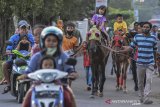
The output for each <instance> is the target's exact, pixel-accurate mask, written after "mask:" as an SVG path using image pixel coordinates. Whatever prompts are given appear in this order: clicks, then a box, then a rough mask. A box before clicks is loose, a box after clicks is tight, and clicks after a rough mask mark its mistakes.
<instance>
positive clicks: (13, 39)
mask: <svg viewBox="0 0 160 107" xmlns="http://www.w3.org/2000/svg"><path fill="white" fill-rule="evenodd" d="M27 37H28V40H29V41H30V42H31V46H33V45H34V38H33V35H32V34H27ZM19 39H20V35H19V34H14V35H12V36H11V37H10V39H9V41H10V42H12V44H13V45H12V46H7V48H6V50H13V49H15V48H16V47H17V45H18V42H19Z"/></svg>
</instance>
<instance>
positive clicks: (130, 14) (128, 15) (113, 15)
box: [107, 7, 134, 26]
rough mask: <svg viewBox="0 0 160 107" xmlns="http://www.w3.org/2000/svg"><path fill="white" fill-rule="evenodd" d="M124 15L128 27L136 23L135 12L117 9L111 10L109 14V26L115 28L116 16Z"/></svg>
mask: <svg viewBox="0 0 160 107" xmlns="http://www.w3.org/2000/svg"><path fill="white" fill-rule="evenodd" d="M117 14H122V15H123V19H124V21H126V23H127V25H129V24H131V23H132V22H133V21H134V12H133V10H122V9H115V8H111V7H110V8H109V14H108V16H107V17H108V20H109V26H113V24H114V22H115V20H116V15H117Z"/></svg>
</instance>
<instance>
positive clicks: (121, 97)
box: [0, 57, 160, 107]
mask: <svg viewBox="0 0 160 107" xmlns="http://www.w3.org/2000/svg"><path fill="white" fill-rule="evenodd" d="M77 59H78V64H77V66H76V69H77V71H78V72H79V75H80V76H79V78H78V79H77V80H75V81H74V82H73V84H72V89H73V92H74V93H75V97H76V103H77V107H118V106H120V107H122V106H123V107H130V106H138V107H145V106H146V105H144V104H140V103H139V100H138V99H139V97H138V93H137V92H135V91H134V90H133V88H134V84H133V80H132V75H131V74H130V73H128V77H127V88H128V93H127V94H125V93H123V92H122V91H116V89H115V85H116V81H115V75H113V76H111V75H110V70H111V58H109V60H108V64H107V66H106V82H105V86H104V97H102V98H100V97H95V98H94V99H91V98H89V96H90V92H88V91H86V90H85V87H86V84H85V72H84V69H83V63H82V57H79V58H77ZM159 83H160V78H158V77H156V76H155V77H154V78H153V84H152V93H151V99H152V100H153V101H154V103H153V104H152V105H149V106H148V107H159V106H160V90H159V89H160V85H159ZM3 87H4V86H0V91H2V90H3ZM0 107H21V104H18V103H17V101H16V99H15V98H14V97H12V96H11V95H10V94H9V93H8V94H5V95H3V94H0Z"/></svg>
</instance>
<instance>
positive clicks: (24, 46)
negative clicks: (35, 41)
mask: <svg viewBox="0 0 160 107" xmlns="http://www.w3.org/2000/svg"><path fill="white" fill-rule="evenodd" d="M16 50H18V51H20V50H26V51H28V52H30V51H31V43H30V42H29V40H28V38H27V36H26V35H24V36H22V37H21V39H20V41H19V43H18V46H17V48H16Z"/></svg>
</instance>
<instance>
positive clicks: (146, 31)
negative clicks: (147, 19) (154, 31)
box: [142, 30, 150, 34]
mask: <svg viewBox="0 0 160 107" xmlns="http://www.w3.org/2000/svg"><path fill="white" fill-rule="evenodd" d="M142 31H143V33H144V34H149V32H150V30H142Z"/></svg>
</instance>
